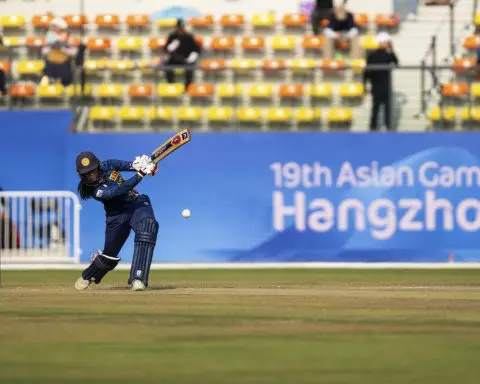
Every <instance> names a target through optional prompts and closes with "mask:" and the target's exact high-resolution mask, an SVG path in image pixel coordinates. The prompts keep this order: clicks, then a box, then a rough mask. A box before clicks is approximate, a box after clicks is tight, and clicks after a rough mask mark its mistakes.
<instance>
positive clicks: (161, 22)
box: [155, 19, 177, 28]
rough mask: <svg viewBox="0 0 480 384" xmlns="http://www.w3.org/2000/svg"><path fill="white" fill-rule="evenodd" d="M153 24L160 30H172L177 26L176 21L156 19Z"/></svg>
mask: <svg viewBox="0 0 480 384" xmlns="http://www.w3.org/2000/svg"><path fill="white" fill-rule="evenodd" d="M155 24H156V25H157V27H160V28H173V27H175V25H176V24H177V19H158V20H155Z"/></svg>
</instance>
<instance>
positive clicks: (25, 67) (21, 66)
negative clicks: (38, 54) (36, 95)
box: [17, 60, 45, 76]
mask: <svg viewBox="0 0 480 384" xmlns="http://www.w3.org/2000/svg"><path fill="white" fill-rule="evenodd" d="M44 66H45V63H44V62H43V60H20V61H18V62H17V73H18V74H19V75H37V76H40V75H41V74H42V71H43V68H44Z"/></svg>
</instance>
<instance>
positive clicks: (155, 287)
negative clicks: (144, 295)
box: [95, 285, 177, 292]
mask: <svg viewBox="0 0 480 384" xmlns="http://www.w3.org/2000/svg"><path fill="white" fill-rule="evenodd" d="M131 289H132V288H131V287H129V286H125V285H110V286H104V287H101V288H100V287H98V288H95V290H96V291H130V290H131ZM172 289H177V288H176V287H174V286H173V285H151V286H149V287H148V288H147V290H146V291H147V292H148V291H169V290H172Z"/></svg>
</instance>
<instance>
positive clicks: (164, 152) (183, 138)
mask: <svg viewBox="0 0 480 384" xmlns="http://www.w3.org/2000/svg"><path fill="white" fill-rule="evenodd" d="M190 140H192V135H191V133H190V130H188V129H184V130H183V131H180V132H178V133H177V134H175V135H174V136H172V137H171V138H170V139H168V140H167V141H166V142H164V143H163V144H162V145H160V146H159V147H158V148H157V149H155V150H154V151H153V152H152V155H151V156H150V158H151V159H152V161H153V162H154V163H155V164H156V163H158V162H159V161H160V160H162V159H164V158H165V157H167V156H168V155H170V154H171V153H173V152H174V151H176V150H177V149H178V148H180V147H181V146H182V145H184V144H187V143H188V142H190Z"/></svg>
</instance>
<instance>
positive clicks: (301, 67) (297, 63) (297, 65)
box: [290, 59, 317, 72]
mask: <svg viewBox="0 0 480 384" xmlns="http://www.w3.org/2000/svg"><path fill="white" fill-rule="evenodd" d="M316 66H317V65H316V63H315V60H313V59H294V60H292V61H291V63H290V67H291V68H292V70H293V71H295V72H305V71H307V72H308V71H311V70H312V69H314V68H315V67H316Z"/></svg>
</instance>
